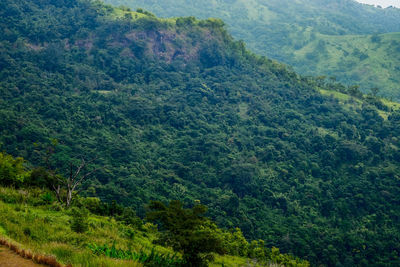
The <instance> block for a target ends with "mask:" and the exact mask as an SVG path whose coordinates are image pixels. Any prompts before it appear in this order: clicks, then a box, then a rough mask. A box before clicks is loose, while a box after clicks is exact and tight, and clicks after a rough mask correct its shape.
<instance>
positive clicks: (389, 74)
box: [293, 33, 400, 99]
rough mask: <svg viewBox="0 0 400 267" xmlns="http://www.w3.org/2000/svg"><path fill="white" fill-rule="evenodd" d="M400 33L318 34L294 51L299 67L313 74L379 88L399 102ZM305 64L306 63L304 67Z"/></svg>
mask: <svg viewBox="0 0 400 267" xmlns="http://www.w3.org/2000/svg"><path fill="white" fill-rule="evenodd" d="M399 52H400V33H390V34H383V35H377V36H373V35H364V36H361V35H345V36H329V35H318V36H317V38H316V39H315V40H314V41H312V42H311V43H309V44H308V45H306V46H305V47H303V48H301V49H299V50H296V51H294V52H293V53H294V62H296V63H295V67H296V68H300V66H304V65H306V66H307V67H303V68H304V69H303V72H305V73H306V74H310V75H319V74H325V75H331V76H337V77H338V78H339V80H340V81H341V82H345V83H348V84H349V83H352V82H357V83H359V84H360V85H361V87H362V88H364V89H366V90H368V89H369V88H373V87H377V88H379V89H380V90H381V93H382V94H385V95H386V96H388V97H392V98H394V99H400V85H399V84H400V75H398V74H399V71H400V68H399V66H400V53H399ZM305 63H306V64H305Z"/></svg>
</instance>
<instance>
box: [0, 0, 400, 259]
mask: <svg viewBox="0 0 400 267" xmlns="http://www.w3.org/2000/svg"><path fill="white" fill-rule="evenodd" d="M0 25H1V27H0V90H1V93H0V143H2V149H3V150H5V151H6V152H7V153H10V154H13V155H15V156H22V157H24V158H26V159H28V160H30V161H31V162H32V163H34V164H35V165H39V164H43V153H42V152H43V151H45V150H46V149H47V148H48V147H49V146H52V143H53V145H54V144H57V143H58V144H57V145H56V146H55V148H54V149H55V150H54V161H53V162H51V164H53V166H56V167H57V168H58V169H59V170H60V171H61V172H62V171H63V170H65V169H66V165H68V163H69V162H70V161H71V159H73V158H79V157H80V156H83V157H85V158H96V159H97V160H96V162H95V163H96V164H97V165H98V166H99V167H101V169H100V170H99V171H98V172H96V175H95V177H92V178H91V179H90V181H88V182H87V183H85V189H86V190H85V191H84V192H83V194H85V195H87V196H98V197H100V198H101V199H102V200H104V201H112V200H116V201H117V202H118V203H120V204H123V205H126V206H131V207H133V208H135V209H136V212H137V213H138V215H140V216H143V215H144V209H143V207H144V204H145V203H148V202H149V201H150V200H159V201H163V202H167V201H168V200H172V199H177V200H180V201H182V202H183V203H185V204H191V203H193V202H194V201H195V200H199V201H200V202H201V203H202V204H205V205H207V206H208V207H209V211H208V215H209V216H211V217H212V218H213V220H215V221H216V222H217V224H218V225H219V226H220V227H226V228H232V227H236V226H239V227H240V228H241V229H242V230H243V233H244V234H245V236H246V237H248V238H252V239H263V240H265V244H266V246H268V247H272V246H276V247H279V248H280V249H281V250H282V252H285V253H287V252H289V253H293V254H294V255H296V256H300V257H302V258H304V259H307V260H309V261H310V262H311V263H312V264H314V265H324V266H357V265H360V266H365V265H374V266H397V265H399V263H400V257H399V251H400V245H399V244H400V242H399V241H400V240H399V239H400V231H399V230H400V229H399V227H400V223H399V222H400V217H399V214H400V210H399V207H400V206H399V202H400V192H399V188H400V187H399V181H400V179H399V162H400V150H399V147H400V139H399V137H398V136H400V123H399V122H400V112H399V111H398V110H395V108H394V105H393V106H391V105H389V104H388V105H385V104H384V103H383V102H382V101H381V100H379V99H378V98H375V97H373V96H369V97H362V95H361V96H360V95H359V91H357V87H351V88H349V90H347V91H348V92H350V93H351V94H352V95H354V96H357V98H355V97H352V96H349V95H347V94H342V93H338V92H336V91H329V90H330V89H334V88H338V89H343V88H346V87H345V86H342V85H340V84H336V83H334V82H333V81H332V82H327V81H325V80H323V79H311V78H305V77H302V76H299V75H297V74H296V73H294V72H292V71H290V70H288V69H287V68H286V67H285V66H283V65H281V64H279V63H276V62H275V61H271V60H269V59H266V58H263V57H258V56H255V55H253V54H252V53H250V52H249V51H248V50H246V48H245V45H244V43H243V42H238V41H235V40H233V38H232V37H231V36H230V35H229V34H228V33H227V31H226V29H225V27H224V23H223V22H222V21H221V20H219V19H207V20H196V19H194V18H192V17H185V18H175V19H159V18H156V17H155V16H154V15H152V14H151V13H149V12H147V11H144V10H138V11H137V12H132V11H130V10H129V9H126V8H125V9H114V8H112V7H111V6H106V5H103V4H102V3H101V2H99V1H83V0H82V1H78V0H63V1H62V0H57V1H56V0H40V1H29V0H19V1H11V0H3V1H1V2H0ZM328 89H329V90H328ZM342 91H343V90H342ZM53 140H57V142H52V141H53Z"/></svg>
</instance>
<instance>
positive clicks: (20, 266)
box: [0, 246, 46, 267]
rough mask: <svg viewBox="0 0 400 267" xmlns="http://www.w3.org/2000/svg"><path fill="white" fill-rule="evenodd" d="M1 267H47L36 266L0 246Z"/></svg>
mask: <svg viewBox="0 0 400 267" xmlns="http://www.w3.org/2000/svg"><path fill="white" fill-rule="evenodd" d="M0 267H46V266H45V265H42V264H36V263H34V262H33V261H31V260H27V259H24V258H22V257H21V256H19V255H18V254H16V253H15V252H13V251H11V250H10V249H8V248H7V247H3V246H0Z"/></svg>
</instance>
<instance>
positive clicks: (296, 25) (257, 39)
mask: <svg viewBox="0 0 400 267" xmlns="http://www.w3.org/2000/svg"><path fill="white" fill-rule="evenodd" d="M105 2H107V3H112V4H115V5H126V6H129V7H131V8H133V9H135V8H138V7H142V8H146V9H148V10H150V11H151V12H154V13H155V14H157V15H159V16H163V17H176V16H196V17H199V18H208V17H216V18H221V19H223V20H224V21H225V22H226V23H227V25H228V27H229V30H230V32H232V34H233V36H234V37H236V38H237V39H242V40H244V41H245V42H246V43H247V44H248V45H249V47H250V48H251V49H252V50H253V51H256V52H257V53H258V54H261V55H266V56H268V57H270V58H273V59H276V60H279V61H282V62H285V63H286V64H289V65H291V66H293V67H294V68H295V70H296V71H298V72H300V73H302V74H305V75H329V76H335V77H336V78H337V79H338V81H340V82H342V83H346V84H347V85H352V84H358V85H360V86H361V90H362V91H364V92H365V93H369V92H370V91H369V90H370V89H371V88H374V87H377V88H379V89H380V95H383V96H386V97H389V98H393V99H395V100H397V101H398V100H400V86H399V82H400V78H399V77H400V70H399V69H398V67H397V66H399V65H400V58H399V56H398V55H399V47H400V40H399V35H398V34H386V35H379V34H383V33H390V32H399V31H400V23H399V21H400V9H396V8H386V9H381V8H375V7H373V6H368V5H363V4H360V3H357V2H355V1H352V0H334V1H332V0H330V1H326V0H301V1H292V0H285V1H282V0H268V1H266V0H251V1H249V0H223V1H213V0H205V1H186V0H185V1H183V0H180V1H179V0H178V1H177V0H173V1H171V0H161V1H158V0H157V1H155V0H146V1H144V0H105Z"/></svg>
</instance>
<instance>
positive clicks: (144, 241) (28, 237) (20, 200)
mask: <svg viewBox="0 0 400 267" xmlns="http://www.w3.org/2000/svg"><path fill="white" fill-rule="evenodd" d="M40 194H41V191H40V190H33V191H27V190H15V189H10V188H4V187H0V237H6V238H10V239H11V240H14V241H17V242H18V243H20V244H23V245H20V246H21V247H22V248H24V249H29V250H31V251H33V252H34V253H39V254H44V255H54V256H55V257H56V258H57V260H58V261H59V262H61V263H64V264H72V265H73V266H103V267H107V266H110V267H111V266H121V267H122V266H126V267H129V266H142V264H141V263H138V262H133V261H123V260H116V259H111V258H107V257H104V256H96V255H94V254H93V253H92V252H91V250H90V249H89V248H88V247H87V245H88V244H89V243H96V244H97V245H102V244H109V245H111V244H112V243H113V242H114V241H115V243H116V247H117V248H121V249H124V250H128V249H131V250H133V251H139V250H141V249H142V248H143V249H144V250H145V251H147V252H150V251H151V248H155V250H156V251H157V252H159V253H163V254H174V252H173V251H172V249H170V248H165V247H162V246H158V245H153V244H152V241H153V240H154V239H155V238H156V237H157V232H156V230H155V229H154V227H153V226H152V225H151V224H146V225H145V226H144V230H143V231H142V230H138V229H134V228H132V227H130V226H126V225H124V224H122V223H119V222H117V221H115V220H114V219H113V218H109V217H102V216H96V215H93V214H91V215H90V216H89V230H88V231H87V232H85V233H76V232H74V231H72V230H71V228H70V221H71V216H70V215H69V213H68V211H64V210H57V209H58V208H57V207H58V205H56V204H55V203H53V205H43V204H41V203H39V199H40V198H38V196H40ZM5 200H6V201H7V202H16V203H6V202H4V201H5ZM34 203H36V204H34ZM33 204H34V205H33ZM132 231H133V232H134V237H133V238H130V237H129V233H130V232H132ZM221 264H224V266H243V265H247V264H250V266H258V265H259V264H257V263H255V262H253V261H252V260H251V259H247V258H241V257H235V256H229V255H225V256H221V255H216V258H215V261H214V262H213V263H211V265H210V266H221ZM263 266H264V265H263Z"/></svg>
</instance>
